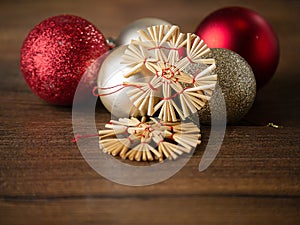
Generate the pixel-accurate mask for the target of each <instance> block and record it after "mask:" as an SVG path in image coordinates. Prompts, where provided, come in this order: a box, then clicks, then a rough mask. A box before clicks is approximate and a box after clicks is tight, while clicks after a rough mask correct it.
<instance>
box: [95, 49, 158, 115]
mask: <svg viewBox="0 0 300 225" xmlns="http://www.w3.org/2000/svg"><path fill="white" fill-rule="evenodd" d="M126 49H127V45H123V46H120V47H117V48H116V49H114V50H112V52H111V53H110V54H109V55H108V56H107V58H105V60H104V61H103V63H102V65H101V68H100V70H99V73H98V79H97V86H98V87H101V88H102V89H103V88H104V89H105V88H108V89H107V90H105V92H109V94H107V95H106V94H103V95H100V99H101V102H102V104H103V105H104V106H105V108H106V109H107V110H108V111H109V112H111V113H112V114H113V116H115V117H117V118H120V117H128V116H138V115H141V114H140V112H139V110H138V109H137V108H136V107H135V106H134V105H133V104H132V103H131V102H130V100H129V97H128V95H127V91H130V90H132V89H135V87H127V88H126V89H124V88H122V87H121V86H120V84H122V83H123V82H149V81H150V79H151V77H152V74H150V72H148V71H147V70H142V71H140V72H139V73H137V74H136V76H132V77H129V78H125V77H124V76H123V75H124V74H125V73H127V72H128V71H129V70H130V69H131V68H130V67H129V66H127V65H125V64H121V61H122V60H123V59H122V56H123V55H124V53H125V50H126Z"/></svg>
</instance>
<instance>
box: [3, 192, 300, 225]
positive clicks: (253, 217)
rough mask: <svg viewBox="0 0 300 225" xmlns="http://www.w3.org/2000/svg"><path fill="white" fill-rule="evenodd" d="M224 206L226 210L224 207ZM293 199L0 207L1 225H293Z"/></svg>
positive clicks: (54, 202)
mask: <svg viewBox="0 0 300 225" xmlns="http://www.w3.org/2000/svg"><path fill="white" fill-rule="evenodd" d="M224 206H226V207H224ZM298 208H299V201H298V199H293V198H271V199H270V198H248V197H246V198H245V197H242V198H240V197H229V198H224V197H217V198H216V197H198V196H193V197H190V198H189V197H168V196H160V197H158V198H153V197H142V198H140V197H137V198H97V199H95V198H89V197H86V198H83V199H55V200H48V199H47V200H39V201H6V202H1V203H0V212H1V213H2V216H4V217H0V222H3V224H18V225H22V224H24V225H26V224H32V225H34V224H120V225H121V224H122V225H123V224H124V225H125V224H126V225H135V224H137V225H138V224H149V225H150V224H156V225H159V224H172V225H173V224H174V225H182V224H186V225H194V224H205V225H217V224H220V225H221V224H249V225H252V224H264V225H269V224H273V225H288V224H289V225H295V224H297V222H299V221H298V220H297V218H298V217H299V210H298Z"/></svg>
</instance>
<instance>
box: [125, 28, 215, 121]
mask: <svg viewBox="0 0 300 225" xmlns="http://www.w3.org/2000/svg"><path fill="white" fill-rule="evenodd" d="M138 33H139V34H140V37H139V38H138V39H137V40H132V42H131V43H130V44H129V45H128V48H127V49H126V51H125V54H124V55H123V61H122V63H123V64H126V65H128V66H129V67H130V68H131V69H130V70H129V71H128V72H126V73H125V74H124V77H126V78H128V77H130V76H134V75H135V74H136V73H138V72H139V71H141V70H143V69H148V70H149V71H151V72H152V73H153V78H152V80H151V81H150V82H147V83H146V82H145V83H135V82H131V83H126V82H124V84H123V85H124V86H135V87H138V88H137V89H133V90H130V91H128V92H127V94H128V96H129V98H130V100H131V101H132V103H133V104H134V105H135V106H136V107H137V108H138V109H139V110H140V111H143V112H146V115H148V116H153V115H154V114H155V113H156V112H157V114H158V118H159V119H160V120H163V121H170V122H176V121H177V120H178V119H183V120H184V119H186V118H187V117H189V116H190V115H191V114H193V113H195V112H197V111H198V110H200V109H201V108H202V107H203V106H204V105H205V103H206V102H207V101H208V100H209V99H210V97H211V95H212V93H213V90H214V88H215V85H216V82H217V75H216V74H214V73H213V70H214V69H215V67H216V65H215V60H214V59H203V56H204V55H206V54H207V53H208V52H209V51H210V49H209V48H208V47H207V45H206V44H205V43H204V42H203V40H201V39H200V38H199V37H198V36H197V35H195V34H190V33H188V34H183V33H180V31H179V28H178V27H177V26H170V25H159V26H152V27H149V28H147V30H140V31H138ZM190 64H199V65H200V64H201V65H203V64H206V65H207V68H206V69H202V70H200V71H196V74H187V73H185V72H183V70H184V69H185V68H186V67H187V66H189V65H190ZM199 68H200V66H199ZM201 68H203V67H201ZM161 93H162V97H159V101H154V99H155V98H158V96H160V95H161Z"/></svg>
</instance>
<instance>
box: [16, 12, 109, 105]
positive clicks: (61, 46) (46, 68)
mask: <svg viewBox="0 0 300 225" xmlns="http://www.w3.org/2000/svg"><path fill="white" fill-rule="evenodd" d="M108 50H109V47H108V45H107V43H106V40H105V38H104V37H103V35H102V33H101V32H100V31H99V30H98V29H97V28H96V27H95V26H94V25H93V24H91V23H90V22H89V21H87V20H85V19H83V18H80V17H78V16H73V15H60V16H55V17H51V18H48V19H46V20H44V21H42V22H41V23H40V24H38V25H36V26H35V27H34V28H33V29H32V30H31V31H30V33H29V34H28V35H27V37H26V39H25V40H24V42H23V46H22V48H21V62H20V64H21V65H20V66H21V71H22V74H23V77H24V79H25V80H26V82H27V84H28V85H29V87H30V88H31V89H32V91H33V92H35V93H36V94H37V95H38V96H39V97H41V98H42V99H44V100H45V101H47V102H49V103H52V104H56V105H71V104H72V101H73V97H74V94H75V91H76V88H77V85H78V83H79V81H80V79H81V76H82V75H83V73H84V72H85V71H86V70H87V68H88V67H89V66H90V65H91V64H92V63H93V62H94V61H95V60H96V59H97V58H98V57H99V56H101V55H103V54H104V53H106V52H107V51H108Z"/></svg>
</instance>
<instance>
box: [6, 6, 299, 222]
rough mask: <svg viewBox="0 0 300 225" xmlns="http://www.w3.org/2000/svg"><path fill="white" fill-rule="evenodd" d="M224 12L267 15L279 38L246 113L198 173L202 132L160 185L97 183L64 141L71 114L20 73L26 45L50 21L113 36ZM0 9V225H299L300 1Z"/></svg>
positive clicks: (187, 24) (188, 24)
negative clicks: (271, 71)
mask: <svg viewBox="0 0 300 225" xmlns="http://www.w3.org/2000/svg"><path fill="white" fill-rule="evenodd" d="M231 5H240V6H245V7H249V8H252V9H254V10H256V11H258V12H260V14H262V15H264V17H265V18H266V19H267V20H268V21H269V22H270V23H271V24H272V26H273V27H274V29H275V30H276V32H277V33H278V36H279V40H280V45H281V59H280V64H279V67H278V69H277V71H276V74H275V76H274V77H273V79H272V80H271V82H269V83H268V85H266V86H265V87H264V88H263V89H261V90H260V91H259V93H258V94H257V99H256V102H255V104H254V106H253V108H252V109H251V111H250V112H249V114H248V115H247V116H246V118H245V119H244V120H243V121H242V122H241V123H240V124H238V125H235V126H228V127H227V129H226V135H225V139H224V142H223V144H222V147H221V150H220V152H219V154H218V156H217V158H216V160H215V161H214V162H213V163H212V165H211V166H210V167H209V168H208V169H207V170H205V171H204V172H199V171H198V164H199V161H200V159H201V156H202V153H203V150H204V146H205V144H206V143H207V140H208V136H207V135H204V137H203V145H201V147H200V148H199V149H197V151H196V153H195V154H194V156H193V157H192V158H191V160H190V161H189V162H188V163H187V165H186V166H185V167H184V168H183V169H181V170H180V171H179V172H178V173H177V174H176V175H174V176H173V177H172V178H170V179H168V180H166V181H164V182H162V183H158V184H154V185H150V186H143V187H131V186H124V185H120V184H117V183H114V182H111V181H109V180H107V179H105V178H104V177H102V176H100V175H99V174H98V173H97V172H95V171H94V170H93V169H92V168H91V167H89V165H88V164H87V162H86V161H85V160H84V158H83V157H82V155H81V154H80V151H79V149H78V148H77V146H76V144H74V143H72V142H71V140H72V137H73V133H72V132H73V130H72V121H71V115H72V112H71V108H68V107H55V106H52V105H49V104H47V103H45V102H43V101H41V100H40V99H38V98H37V97H36V96H35V95H34V94H33V93H32V92H31V91H30V90H29V88H28V87H27V85H26V84H25V82H24V80H23V78H22V76H21V73H20V69H19V51H20V47H21V44H22V41H23V40H24V38H25V36H26V34H27V33H28V32H29V30H30V29H31V28H32V27H33V26H34V25H36V24H37V23H39V22H40V21H41V20H43V19H45V18H47V17H49V16H53V15H58V14H62V13H69V14H75V15H78V16H82V17H84V18H86V19H88V20H90V21H91V22H93V23H94V24H95V25H96V26H97V27H99V29H100V30H101V31H102V32H103V33H104V34H105V36H106V37H117V35H118V33H119V32H120V30H121V29H122V28H123V27H124V26H126V25H127V24H129V23H130V22H132V21H133V20H136V19H138V18H142V17H158V18H162V19H165V20H168V21H171V22H172V23H174V24H178V25H179V26H180V27H181V28H182V30H183V31H184V32H193V31H194V29H195V27H196V26H197V25H198V23H199V22H200V21H201V20H202V19H203V18H204V17H205V16H206V15H207V14H208V13H209V12H212V11H213V10H216V9H218V8H220V7H222V6H231ZM0 9H1V13H0V51H1V54H0V68H1V70H0V76H1V79H0V224H1V225H2V224H3V225H8V224H39V225H40V224H113V225H115V224H132V225H133V224H138V225H141V224H146V225H147V224H178V225H182V224H204V225H206V224H222V225H223V224H238V225H240V224H265V225H269V224H278V225H282V224H292V225H296V224H300V218H299V212H300V187H299V185H300V177H299V175H300V147H299V146H300V137H299V135H300V119H299V115H300V107H299V103H300V98H299V84H300V83H299V81H300V76H299V68H298V65H299V50H300V29H299V28H300V26H299V22H300V13H299V12H300V2H299V1H297V0H288V1H283V0H274V1H263V0H255V1H254V0H253V1H247V3H243V2H242V1H229V0H226V1H223V0H222V1H221V0H216V1H196V0H179V1H176V0H175V1H159V0H154V1H137V0H118V1H113V0H112V1H96V0H94V1H79V0H75V1H59V0H52V1H37V0H31V1H29V0H28V1H8V0H2V1H1V3H0ZM100 113H101V114H103V116H104V117H103V118H105V117H107V116H105V115H108V114H107V112H106V111H105V110H104V109H100ZM101 122H105V121H104V119H103V121H101ZM269 122H273V123H275V124H278V125H280V126H281V128H279V129H275V128H272V127H267V126H266V124H267V123H269ZM203 129H204V130H205V129H206V130H208V129H209V128H207V127H206V128H205V127H204V128H203Z"/></svg>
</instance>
